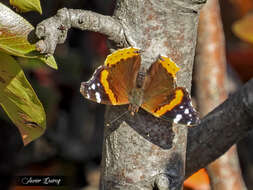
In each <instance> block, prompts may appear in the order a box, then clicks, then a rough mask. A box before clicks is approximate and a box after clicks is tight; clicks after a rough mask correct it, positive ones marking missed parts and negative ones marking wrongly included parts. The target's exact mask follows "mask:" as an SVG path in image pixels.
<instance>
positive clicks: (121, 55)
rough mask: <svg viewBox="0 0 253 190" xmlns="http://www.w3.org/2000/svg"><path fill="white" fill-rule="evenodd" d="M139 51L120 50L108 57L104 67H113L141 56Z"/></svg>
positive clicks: (134, 49)
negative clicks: (122, 60) (120, 62)
mask: <svg viewBox="0 0 253 190" xmlns="http://www.w3.org/2000/svg"><path fill="white" fill-rule="evenodd" d="M138 50H139V49H136V48H133V47H129V48H124V49H119V50H117V51H115V52H113V53H112V54H110V55H108V56H107V58H106V60H105V63H104V65H105V66H108V67H111V66H112V65H114V64H117V63H118V62H119V61H120V60H121V59H124V60H126V59H128V58H131V57H134V56H137V55H139V53H138Z"/></svg>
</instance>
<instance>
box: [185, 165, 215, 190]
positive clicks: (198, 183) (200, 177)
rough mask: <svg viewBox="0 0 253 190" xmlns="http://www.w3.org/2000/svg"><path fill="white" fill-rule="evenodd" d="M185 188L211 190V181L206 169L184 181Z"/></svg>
mask: <svg viewBox="0 0 253 190" xmlns="http://www.w3.org/2000/svg"><path fill="white" fill-rule="evenodd" d="M184 186H185V187H188V188H191V189H194V190H209V189H210V180H209V177H208V175H207V172H206V170H205V169H201V170H199V171H198V172H196V173H194V174H193V175H192V176H190V177H188V178H187V179H186V180H185V181H184Z"/></svg>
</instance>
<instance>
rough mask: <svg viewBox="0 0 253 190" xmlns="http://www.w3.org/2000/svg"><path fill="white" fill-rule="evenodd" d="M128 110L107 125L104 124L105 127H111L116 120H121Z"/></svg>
mask: <svg viewBox="0 0 253 190" xmlns="http://www.w3.org/2000/svg"><path fill="white" fill-rule="evenodd" d="M128 112H129V110H127V111H125V112H123V113H122V114H120V115H119V116H117V117H116V118H114V119H113V120H112V121H110V122H109V123H106V124H105V125H106V126H108V127H109V126H111V125H112V124H113V123H114V122H115V121H117V120H118V119H120V118H122V117H123V116H124V115H125V114H126V113H128Z"/></svg>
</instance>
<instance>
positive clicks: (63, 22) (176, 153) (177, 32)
mask: <svg viewBox="0 0 253 190" xmlns="http://www.w3.org/2000/svg"><path fill="white" fill-rule="evenodd" d="M203 3H205V0H189V1H183V0H175V1H165V0H159V1H153V0H137V1H136V0H120V1H117V3H116V9H115V12H114V17H106V16H102V15H99V14H95V13H91V12H88V11H81V10H71V9H70V10H68V9H61V10H60V11H58V14H57V15H56V16H55V17H52V18H50V19H48V20H46V21H43V23H41V24H39V25H38V26H37V29H36V33H37V35H38V37H40V38H42V39H43V41H40V42H39V43H38V44H37V48H38V49H39V50H40V51H41V52H43V53H51V54H52V53H53V51H54V48H55V46H56V44H57V43H62V42H63V41H64V40H65V38H66V33H67V30H68V29H69V28H70V27H78V28H80V29H87V30H91V31H97V32H100V33H103V34H105V35H107V36H108V38H109V39H110V40H113V41H114V43H115V44H114V48H117V47H127V46H134V47H138V48H140V49H141V50H142V54H141V56H142V68H144V69H147V68H149V66H150V65H151V64H152V63H153V61H154V60H155V59H157V57H158V56H159V55H160V54H162V55H165V56H168V57H170V58H172V60H174V61H175V62H176V63H177V65H178V66H179V67H180V68H181V70H180V71H179V72H178V73H177V84H178V86H183V87H186V88H187V89H188V91H190V88H191V78H192V77H191V75H192V66H193V58H194V52H195V44H196V35H197V22H198V11H199V9H200V8H201V6H202V4H203ZM115 31H117V32H115ZM115 45H116V46H115ZM125 111H126V107H124V106H123V107H109V108H108V111H107V116H106V120H107V122H110V121H111V120H113V119H114V118H115V117H117V115H119V114H121V113H123V112H125ZM186 145H187V127H185V126H182V125H173V126H171V124H169V123H168V122H167V121H164V120H161V119H157V118H155V117H153V116H151V115H150V114H147V113H146V112H144V111H142V110H140V111H139V112H138V114H136V116H134V117H133V116H130V115H129V114H126V115H125V116H124V117H122V118H121V119H119V120H117V121H116V122H114V123H113V124H112V126H110V127H106V129H105V135H104V147H103V160H102V178H101V189H160V190H163V189H181V186H182V182H183V179H184V169H185V164H184V163H185V153H186Z"/></svg>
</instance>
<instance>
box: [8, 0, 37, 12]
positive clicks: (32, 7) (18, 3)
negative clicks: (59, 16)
mask: <svg viewBox="0 0 253 190" xmlns="http://www.w3.org/2000/svg"><path fill="white" fill-rule="evenodd" d="M10 4H11V5H12V6H14V7H16V8H17V9H18V10H20V11H21V12H29V11H37V12H39V13H40V14H42V9H41V5H40V0H10Z"/></svg>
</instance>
